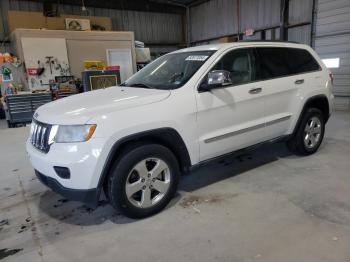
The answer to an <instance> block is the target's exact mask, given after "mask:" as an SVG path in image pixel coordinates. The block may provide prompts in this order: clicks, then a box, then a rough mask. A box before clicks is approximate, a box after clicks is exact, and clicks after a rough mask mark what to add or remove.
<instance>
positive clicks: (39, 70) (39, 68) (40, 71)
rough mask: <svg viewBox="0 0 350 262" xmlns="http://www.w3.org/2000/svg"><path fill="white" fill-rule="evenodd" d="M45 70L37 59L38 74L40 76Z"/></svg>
mask: <svg viewBox="0 0 350 262" xmlns="http://www.w3.org/2000/svg"><path fill="white" fill-rule="evenodd" d="M44 71H45V68H44V66H43V65H42V63H41V62H40V60H38V76H41V75H42V74H43V73H44Z"/></svg>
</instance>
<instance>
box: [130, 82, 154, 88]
mask: <svg viewBox="0 0 350 262" xmlns="http://www.w3.org/2000/svg"><path fill="white" fill-rule="evenodd" d="M128 86H129V87H141V88H148V89H152V88H153V87H151V86H149V85H146V84H143V83H136V84H130V85H128Z"/></svg>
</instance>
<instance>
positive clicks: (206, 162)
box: [190, 135, 292, 172]
mask: <svg viewBox="0 0 350 262" xmlns="http://www.w3.org/2000/svg"><path fill="white" fill-rule="evenodd" d="M291 137H292V135H284V136H280V137H277V138H274V139H270V140H267V141H264V142H261V143H258V144H255V145H252V146H249V147H245V148H242V149H239V150H236V151H232V152H230V153H227V154H224V155H221V156H217V157H213V158H210V159H207V160H204V161H201V162H199V163H198V164H195V165H193V166H191V167H190V172H192V171H195V170H197V169H199V168H200V167H202V166H205V165H209V164H213V163H215V162H219V161H220V160H224V159H226V158H228V157H234V156H239V155H243V154H246V153H247V152H251V151H254V150H256V149H257V148H259V147H261V146H264V145H269V144H273V143H278V142H286V141H288V140H289V139H290V138H291Z"/></svg>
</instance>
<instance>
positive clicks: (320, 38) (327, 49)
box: [315, 0, 350, 109]
mask: <svg viewBox="0 0 350 262" xmlns="http://www.w3.org/2000/svg"><path fill="white" fill-rule="evenodd" d="M349 43H350V1H349V0H319V1H318V10H317V24H316V39H315V49H316V51H317V52H318V54H319V55H320V56H321V58H322V59H328V60H326V61H327V62H330V63H329V66H330V67H331V68H330V70H331V71H332V73H333V74H334V78H335V80H334V84H335V88H334V94H335V96H336V100H335V107H336V109H350V44H349Z"/></svg>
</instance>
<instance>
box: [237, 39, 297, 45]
mask: <svg viewBox="0 0 350 262" xmlns="http://www.w3.org/2000/svg"><path fill="white" fill-rule="evenodd" d="M239 42H259V43H261V42H263V43H264V42H272V43H290V44H301V43H299V42H295V41H284V40H253V39H252V40H250V39H246V40H239V41H237V43H239Z"/></svg>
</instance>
